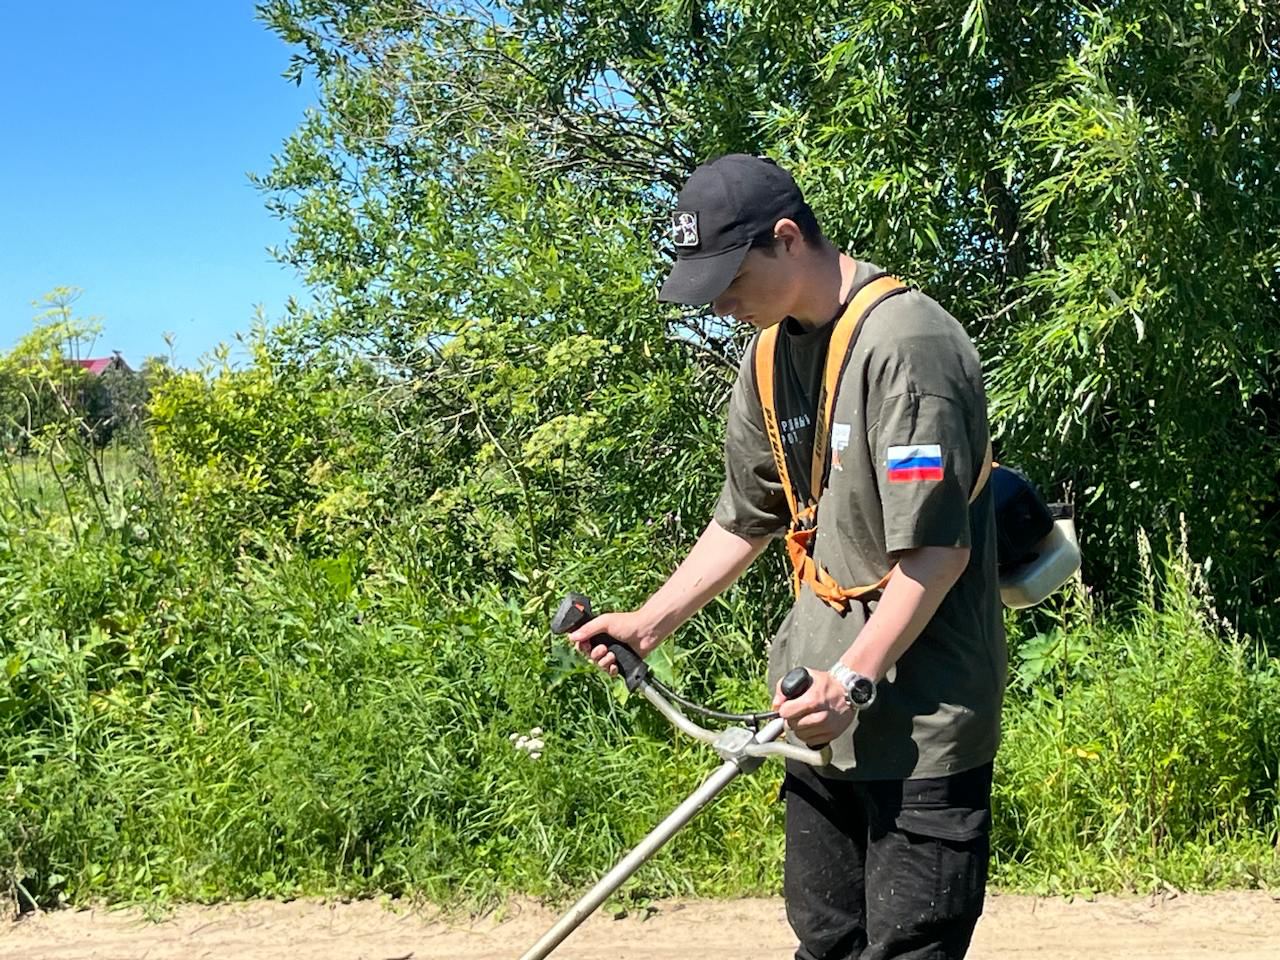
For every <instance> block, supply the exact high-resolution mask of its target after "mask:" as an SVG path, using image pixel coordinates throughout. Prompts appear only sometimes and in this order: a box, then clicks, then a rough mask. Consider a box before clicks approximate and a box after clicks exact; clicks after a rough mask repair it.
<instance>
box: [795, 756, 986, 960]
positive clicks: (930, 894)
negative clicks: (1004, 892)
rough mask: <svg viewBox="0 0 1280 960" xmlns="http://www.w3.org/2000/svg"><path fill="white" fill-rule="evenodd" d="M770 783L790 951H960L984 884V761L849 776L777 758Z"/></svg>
mask: <svg viewBox="0 0 1280 960" xmlns="http://www.w3.org/2000/svg"><path fill="white" fill-rule="evenodd" d="M782 790H783V794H784V795H785V797H786V801H787V832H786V836H787V853H786V862H785V872H784V880H783V892H784V894H785V896H786V901H787V919H788V920H789V921H790V923H791V928H792V929H793V930H794V931H795V933H796V936H797V937H799V938H800V948H799V949H798V950H797V951H796V960H854V958H859V960H888V958H890V957H892V958H903V960H905V958H911V960H950V958H959V957H963V956H964V954H965V951H966V950H968V949H969V940H970V938H971V937H972V936H973V928H974V925H975V924H976V923H977V922H978V917H979V916H980V915H981V914H982V901H983V896H984V894H985V891H986V885H987V858H988V856H989V854H990V847H991V844H990V837H991V764H986V765H985V766H982V767H979V768H977V769H974V770H969V771H966V772H964V773H959V774H955V775H954V776H950V777H942V778H939V779H931V780H870V781H860V782H859V781H845V780H830V779H827V778H825V777H820V776H818V775H817V774H816V773H815V772H814V771H813V768H812V767H809V766H806V765H805V764H801V763H792V762H791V761H788V762H787V774H786V779H785V780H784V781H783V785H782Z"/></svg>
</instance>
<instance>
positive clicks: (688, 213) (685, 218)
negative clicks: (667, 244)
mask: <svg viewBox="0 0 1280 960" xmlns="http://www.w3.org/2000/svg"><path fill="white" fill-rule="evenodd" d="M671 238H672V239H673V240H674V241H675V244H676V246H677V247H696V246H697V245H698V243H699V240H698V212H697V211H696V210H677V211H676V212H675V213H673V214H672V215H671Z"/></svg>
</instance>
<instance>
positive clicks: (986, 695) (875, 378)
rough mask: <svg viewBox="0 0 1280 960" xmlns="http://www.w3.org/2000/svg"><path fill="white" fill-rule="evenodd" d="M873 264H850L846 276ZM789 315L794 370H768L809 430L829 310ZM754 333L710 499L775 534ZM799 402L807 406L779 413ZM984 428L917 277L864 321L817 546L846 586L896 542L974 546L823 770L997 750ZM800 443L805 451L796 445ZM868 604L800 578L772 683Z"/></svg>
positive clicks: (873, 569) (747, 532)
mask: <svg viewBox="0 0 1280 960" xmlns="http://www.w3.org/2000/svg"><path fill="white" fill-rule="evenodd" d="M878 273H880V271H879V270H878V269H877V268H875V267H874V266H872V265H871V264H865V263H859V264H858V274H857V276H856V277H855V286H856V285H858V284H860V283H861V282H864V281H865V280H867V279H870V278H871V277H873V276H875V275H876V274H878ZM784 322H785V323H786V324H787V326H785V327H784V328H783V330H782V334H781V336H779V338H778V341H779V346H778V351H777V356H778V358H779V365H780V366H781V365H782V364H783V363H785V364H786V367H787V369H785V370H784V369H779V370H777V372H776V375H775V381H776V382H777V383H779V387H778V393H779V396H778V401H779V419H780V420H783V418H784V416H785V417H786V420H787V421H790V423H789V424H780V426H782V427H783V429H784V431H786V430H788V429H790V430H792V431H795V436H796V438H797V439H798V440H799V441H800V442H801V443H802V444H803V443H807V444H810V445H811V444H812V436H813V429H812V419H813V411H812V405H813V403H814V402H815V398H816V397H817V394H818V387H817V378H819V377H821V375H822V371H823V365H824V360H825V357H826V347H827V343H828V342H829V340H830V328H831V327H833V326H834V325H833V324H827V325H826V326H825V327H824V328H820V329H819V330H817V331H812V332H806V331H804V330H803V329H802V328H800V327H798V326H797V325H796V324H795V322H794V321H792V320H787V321H784ZM758 339H759V338H758V337H757V339H756V340H755V341H753V342H752V343H751V345H750V349H748V350H747V352H746V356H745V357H744V358H743V361H742V365H741V367H740V369H739V371H738V379H737V383H736V384H735V386H734V389H733V394H732V396H731V399H730V402H729V415H728V422H727V424H726V432H725V483H724V488H723V490H722V491H721V494H720V500H719V502H718V504H717V505H716V511H715V519H716V522H717V523H719V524H720V525H721V526H722V527H724V528H725V529H726V530H729V531H731V532H733V533H737V534H739V535H740V536H743V537H752V538H754V537H760V536H780V535H781V534H782V533H784V532H785V530H786V528H787V525H788V523H789V521H790V516H789V514H788V511H787V503H786V497H785V495H784V493H783V490H782V485H781V482H780V480H779V477H778V471H777V469H776V467H775V465H774V462H773V455H772V452H771V451H770V448H769V441H768V438H767V436H766V435H765V432H764V421H763V413H762V410H761V406H760V398H759V395H758V393H757V391H756V383H755V379H756V378H755V369H754V363H755V348H756V343H757V342H758ZM784 341H785V343H784ZM784 381H785V382H786V383H790V384H792V385H793V386H792V387H791V388H788V387H787V386H785V384H784ZM805 384H807V386H805ZM796 385H799V386H798V387H797V386H796ZM784 393H786V394H787V396H786V397H785V398H784V396H783V394H784ZM805 403H808V404H809V407H810V410H809V413H808V415H807V416H806V415H804V414H803V413H795V412H790V413H787V412H784V411H786V409H787V408H788V407H790V408H791V410H792V411H794V410H795V408H796V406H797V405H803V404H805ZM805 421H808V422H807V423H806V422H805ZM987 440H988V425H987V404H986V395H985V392H984V390H983V385H982V371H981V365H980V362H979V359H978V355H977V351H976V350H975V349H974V347H973V344H972V342H971V341H970V340H969V337H968V336H967V335H966V334H965V332H964V329H963V328H962V327H961V326H960V324H959V323H958V322H957V321H956V320H955V319H954V318H953V317H952V316H951V315H950V314H948V313H947V312H946V311H945V310H943V309H942V307H940V306H939V305H938V304H937V303H936V302H934V301H933V300H932V299H930V298H929V297H927V296H926V295H924V294H923V293H921V292H919V291H916V290H912V291H909V292H907V293H903V294H899V295H897V296H894V297H890V298H889V299H888V300H885V301H884V302H883V303H881V304H880V305H879V306H878V307H876V308H875V310H873V311H872V312H871V314H869V315H868V317H867V319H866V320H865V321H864V327H863V329H862V330H861V332H860V333H859V335H858V338H857V340H856V342H855V344H854V348H853V353H852V356H851V357H850V360H849V363H848V365H847V367H846V368H845V372H844V375H843V378H842V380H841V384H840V388H839V393H838V396H837V399H836V406H835V411H834V414H833V416H832V423H831V431H830V443H831V449H830V450H829V451H828V457H830V458H831V461H832V467H831V470H830V471H829V472H830V477H829V482H828V486H827V488H826V490H825V491H824V492H823V494H822V497H821V500H820V501H819V505H818V532H817V538H816V543H815V548H814V555H815V558H816V559H817V561H818V563H820V564H821V565H822V566H823V567H825V568H826V569H827V570H828V571H829V572H830V573H831V575H832V576H834V577H835V578H836V580H837V581H838V582H839V583H840V584H841V585H843V586H859V585H862V584H869V583H875V582H876V581H878V580H879V579H880V578H881V577H882V576H883V575H884V574H885V572H886V571H888V570H889V569H890V567H891V566H892V564H893V562H894V560H895V557H896V556H897V555H899V554H901V553H902V552H903V551H907V550H912V549H915V548H918V547H927V546H939V547H968V548H969V549H970V551H971V552H970V558H969V564H968V566H967V567H966V569H965V571H964V573H963V574H962V575H961V576H960V579H959V580H958V581H957V582H956V584H955V585H954V586H953V587H952V588H951V590H950V591H948V593H947V595H946V597H945V598H944V599H943V601H942V604H941V606H940V607H939V608H938V611H937V613H936V614H935V615H934V616H933V618H932V619H931V620H930V621H929V623H928V624H927V625H926V626H925V628H924V630H923V632H922V633H921V635H920V636H919V637H918V638H917V639H916V641H915V642H914V643H913V644H912V645H911V647H910V648H909V649H908V650H907V652H906V653H904V654H903V656H902V658H901V660H899V662H898V663H897V669H896V672H895V675H894V677H893V679H892V681H890V680H888V679H886V680H884V681H882V682H881V683H880V685H879V690H878V695H877V698H876V702H875V703H874V704H873V705H872V706H871V707H870V708H868V709H867V710H865V711H863V712H862V713H861V714H860V715H859V718H858V723H857V724H855V726H854V728H853V729H852V730H851V731H850V732H846V733H845V734H843V735H842V736H841V737H839V738H838V739H837V740H836V741H835V742H833V743H832V745H831V746H832V766H831V767H829V768H826V769H824V771H823V773H824V775H828V776H837V777H845V778H850V779H859V780H862V779H867V780H871V779H898V778H921V777H940V776H947V775H950V774H953V773H960V772H963V771H965V770H968V769H971V768H973V767H976V766H980V765H981V764H984V763H987V762H988V761H990V760H991V759H992V758H993V757H994V756H995V752H996V746H997V744H998V742H999V738H1000V705H1001V700H1002V697H1003V693H1004V685H1005V670H1006V650H1005V643H1004V630H1003V626H1002V623H1001V616H1000V604H999V595H998V591H997V582H996V560H995V516H994V512H993V509H992V500H991V491H990V488H986V489H984V490H983V492H982V493H981V494H979V496H978V498H977V499H976V500H975V501H974V502H973V503H972V504H970V503H969V497H970V494H971V492H972V490H973V487H974V484H975V482H976V480H977V478H978V474H979V471H980V470H981V468H982V460H983V458H984V456H985V455H986V450H987ZM808 457H809V454H808V452H807V451H805V450H801V451H800V456H799V457H798V458H797V459H799V460H801V461H803V462H808ZM874 609H875V602H874V601H873V602H871V603H869V604H866V605H863V604H860V603H857V602H854V603H853V604H851V605H850V609H849V611H848V612H847V613H846V614H844V615H843V616H841V615H840V614H839V613H837V612H836V611H834V610H832V609H831V608H830V607H828V606H827V605H826V604H824V603H823V602H822V601H821V600H819V599H818V598H817V597H816V596H815V595H814V593H813V592H812V591H811V590H810V589H808V588H807V587H805V588H803V589H802V590H801V592H800V596H799V597H798V598H797V599H796V602H795V604H794V606H793V607H792V609H791V611H790V613H789V614H788V615H787V617H786V619H785V620H784V621H783V623H782V626H781V627H780V628H779V629H778V632H777V634H776V635H775V636H774V639H773V642H772V643H771V645H770V651H769V686H770V689H773V688H774V687H775V686H776V684H777V682H778V680H779V678H781V677H782V676H783V674H785V673H786V672H787V671H788V670H790V669H791V668H793V667H795V666H799V665H803V666H806V667H809V668H811V669H816V670H826V669H828V668H829V667H831V666H832V665H833V664H834V663H835V662H836V660H838V659H839V658H840V656H841V655H842V654H843V653H844V652H845V651H846V650H847V649H848V648H849V646H850V645H851V644H852V643H853V642H854V640H855V638H856V637H857V635H858V631H859V630H860V629H861V628H862V625H863V624H864V623H865V622H866V618H867V617H868V616H869V615H870V613H871V612H873V611H874Z"/></svg>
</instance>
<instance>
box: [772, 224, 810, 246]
mask: <svg viewBox="0 0 1280 960" xmlns="http://www.w3.org/2000/svg"><path fill="white" fill-rule="evenodd" d="M773 235H774V236H775V237H776V238H777V239H779V240H781V241H782V248H783V249H784V250H785V251H786V252H787V253H791V252H792V251H793V250H795V249H796V244H797V243H799V242H801V241H802V240H803V239H804V234H803V233H801V232H800V227H799V225H798V224H797V223H796V222H795V221H794V220H792V219H791V218H790V217H783V218H782V219H781V220H779V221H778V222H777V223H775V224H774V225H773Z"/></svg>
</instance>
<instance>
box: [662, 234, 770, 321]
mask: <svg viewBox="0 0 1280 960" xmlns="http://www.w3.org/2000/svg"><path fill="white" fill-rule="evenodd" d="M750 249H751V248H750V245H749V244H748V245H745V246H741V247H738V248H737V249H735V250H726V251H724V253H718V254H716V255H715V256H714V257H677V258H676V262H675V266H673V267H672V268H671V273H670V275H669V276H668V277H667V280H666V282H665V283H664V284H663V285H662V289H661V290H660V291H658V299H659V300H661V301H662V302H663V303H683V304H687V305H690V306H701V305H702V304H707V303H710V302H711V301H712V300H714V299H715V298H716V297H718V296H720V294H722V293H724V292H725V290H727V289H728V288H729V284H731V283H733V278H734V277H736V276H737V275H738V268H739V267H741V266H742V261H743V260H745V259H746V258H747V251H748V250H750Z"/></svg>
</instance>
